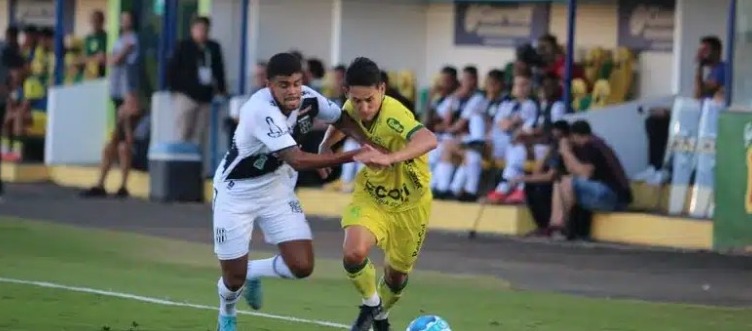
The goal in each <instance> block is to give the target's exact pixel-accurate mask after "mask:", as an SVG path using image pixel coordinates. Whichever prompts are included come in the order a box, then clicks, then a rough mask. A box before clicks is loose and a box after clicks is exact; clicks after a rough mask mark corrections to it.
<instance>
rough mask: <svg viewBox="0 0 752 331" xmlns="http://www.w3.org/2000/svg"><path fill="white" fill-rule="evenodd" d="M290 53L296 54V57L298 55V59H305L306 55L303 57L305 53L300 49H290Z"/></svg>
mask: <svg viewBox="0 0 752 331" xmlns="http://www.w3.org/2000/svg"><path fill="white" fill-rule="evenodd" d="M289 53H290V54H292V55H294V56H295V57H297V58H298V60H300V61H303V59H305V57H303V53H301V52H300V51H298V50H294V49H293V50H291V51H290V52H289Z"/></svg>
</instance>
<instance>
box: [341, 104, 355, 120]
mask: <svg viewBox="0 0 752 331" xmlns="http://www.w3.org/2000/svg"><path fill="white" fill-rule="evenodd" d="M342 110H343V111H344V112H345V113H347V115H350V118H353V119H355V118H357V117H355V108H353V105H352V102H350V100H347V101H345V104H344V105H342Z"/></svg>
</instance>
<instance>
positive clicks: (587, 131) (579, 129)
mask: <svg viewBox="0 0 752 331" xmlns="http://www.w3.org/2000/svg"><path fill="white" fill-rule="evenodd" d="M570 130H571V131H572V134H577V135H581V136H589V135H591V134H593V129H592V128H590V123H588V122H587V121H585V120H578V121H575V122H574V123H572V125H571V126H570Z"/></svg>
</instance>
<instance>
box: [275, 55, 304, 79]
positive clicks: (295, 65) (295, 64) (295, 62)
mask: <svg viewBox="0 0 752 331" xmlns="http://www.w3.org/2000/svg"><path fill="white" fill-rule="evenodd" d="M302 72H303V65H302V63H300V59H298V58H297V57H296V56H295V55H293V54H290V53H277V54H274V56H272V57H271V58H270V59H269V63H267V65H266V78H267V79H272V78H274V77H277V76H291V75H293V74H296V73H302Z"/></svg>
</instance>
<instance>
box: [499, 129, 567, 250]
mask: <svg viewBox="0 0 752 331" xmlns="http://www.w3.org/2000/svg"><path fill="white" fill-rule="evenodd" d="M551 136H552V139H551V140H549V142H550V143H549V148H548V154H547V155H546V157H545V158H544V159H543V162H542V163H541V164H540V166H539V167H538V168H537V169H535V170H534V171H533V173H532V174H529V175H523V176H520V177H517V178H514V179H512V180H511V181H510V185H515V186H516V185H517V184H520V183H525V202H526V204H527V207H528V209H529V210H530V214H531V215H532V216H533V220H534V221H535V224H536V225H537V226H538V228H537V229H536V230H534V231H533V232H531V233H529V234H528V235H531V236H540V235H545V233H546V229H547V228H548V224H549V222H550V220H551V198H552V195H553V184H554V182H555V181H557V180H559V178H560V177H561V176H562V175H564V174H565V173H566V168H565V166H564V163H563V162H562V159H561V155H560V154H559V148H558V146H559V140H561V139H562V138H566V137H569V123H568V122H567V121H564V120H560V121H556V122H554V123H552V124H551Z"/></svg>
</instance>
